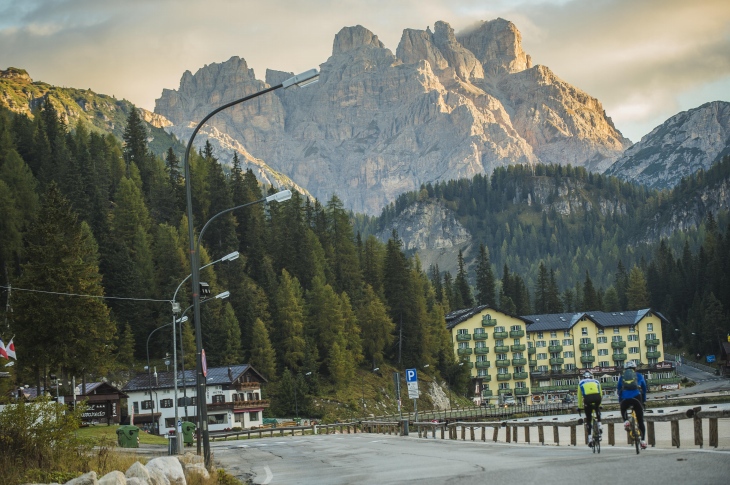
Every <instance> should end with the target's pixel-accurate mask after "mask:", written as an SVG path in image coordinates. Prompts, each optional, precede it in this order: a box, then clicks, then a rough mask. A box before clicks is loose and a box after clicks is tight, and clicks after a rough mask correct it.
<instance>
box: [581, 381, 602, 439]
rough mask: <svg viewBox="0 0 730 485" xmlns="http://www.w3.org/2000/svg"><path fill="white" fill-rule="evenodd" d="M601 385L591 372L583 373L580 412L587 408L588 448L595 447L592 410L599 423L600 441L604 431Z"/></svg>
mask: <svg viewBox="0 0 730 485" xmlns="http://www.w3.org/2000/svg"><path fill="white" fill-rule="evenodd" d="M601 399H602V393H601V383H600V382H599V381H598V380H596V379H594V378H593V374H591V372H590V371H585V372H584V373H583V378H582V379H581V380H580V382H579V383H578V410H579V411H580V409H581V408H585V412H586V420H585V423H586V429H587V430H588V446H592V445H593V441H592V435H591V430H592V429H593V428H592V426H591V419H592V413H591V411H592V410H594V409H595V410H596V421H598V432H599V435H598V439H599V440H600V439H601V434H602V433H603V429H602V427H601V408H600V406H601Z"/></svg>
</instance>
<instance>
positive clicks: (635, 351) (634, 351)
mask: <svg viewBox="0 0 730 485" xmlns="http://www.w3.org/2000/svg"><path fill="white" fill-rule="evenodd" d="M629 353H630V354H638V353H639V347H629Z"/></svg>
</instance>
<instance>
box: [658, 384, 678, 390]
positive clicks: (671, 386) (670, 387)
mask: <svg viewBox="0 0 730 485" xmlns="http://www.w3.org/2000/svg"><path fill="white" fill-rule="evenodd" d="M674 389H679V384H662V390H663V391H671V390H674Z"/></svg>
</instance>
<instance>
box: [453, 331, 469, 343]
mask: <svg viewBox="0 0 730 485" xmlns="http://www.w3.org/2000/svg"><path fill="white" fill-rule="evenodd" d="M468 340H471V334H468V333H457V334H456V341H457V342H466V341H468Z"/></svg>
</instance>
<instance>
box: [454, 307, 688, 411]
mask: <svg viewBox="0 0 730 485" xmlns="http://www.w3.org/2000/svg"><path fill="white" fill-rule="evenodd" d="M662 323H668V322H667V320H666V318H664V317H663V316H662V315H661V314H660V313H658V312H653V311H652V310H651V309H644V310H638V311H625V312H613V313H607V312H579V313H561V314H547V315H527V316H515V315H508V314H506V313H503V312H501V311H499V310H496V309H494V308H490V307H489V306H488V305H482V306H478V307H474V308H470V309H464V310H457V311H454V312H451V313H449V314H448V315H446V325H447V328H448V329H449V330H450V331H451V335H452V341H453V343H454V352H455V353H456V355H457V358H458V359H459V361H460V362H463V363H464V365H466V366H467V367H468V368H469V369H470V371H471V377H472V386H471V391H472V393H473V396H474V398H475V401H479V402H482V401H486V402H488V403H489V402H492V403H494V402H496V401H497V400H498V398H499V396H512V397H514V399H515V401H516V402H518V403H525V404H533V403H540V402H547V401H553V400H559V399H562V398H564V397H565V396H566V395H567V394H575V390H576V388H577V386H578V380H579V376H580V374H581V373H582V372H584V371H585V370H586V369H588V370H591V371H592V372H593V374H594V376H595V377H596V378H597V379H599V380H600V381H601V382H602V383H603V389H604V393H605V394H613V393H615V389H616V383H617V382H618V378H619V375H620V373H621V369H622V368H623V366H624V363H625V362H626V361H627V360H633V361H635V362H636V363H637V366H638V368H639V371H640V372H641V373H643V374H644V377H645V378H646V379H647V383H648V385H649V387H650V388H652V389H658V388H662V387H663V388H665V389H669V388H676V387H677V386H678V385H679V378H677V377H676V374H675V372H674V365H673V362H664V361H663V357H664V352H663V347H662V341H663V339H662Z"/></svg>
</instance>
